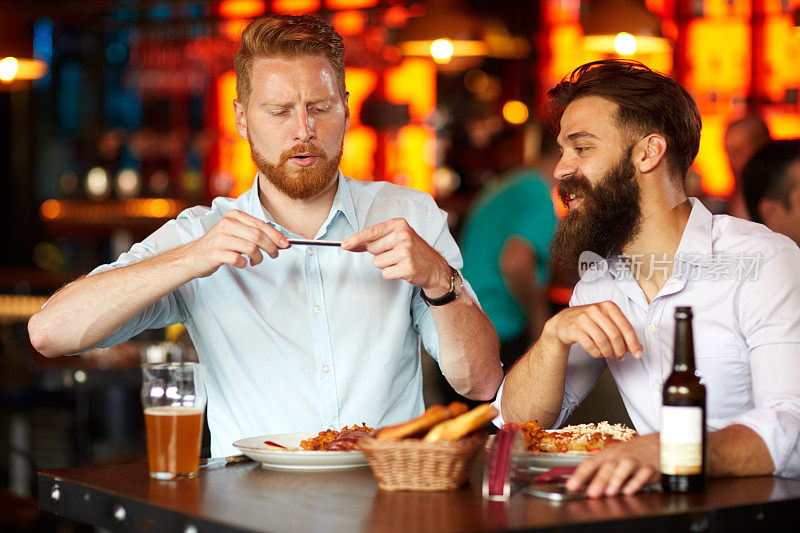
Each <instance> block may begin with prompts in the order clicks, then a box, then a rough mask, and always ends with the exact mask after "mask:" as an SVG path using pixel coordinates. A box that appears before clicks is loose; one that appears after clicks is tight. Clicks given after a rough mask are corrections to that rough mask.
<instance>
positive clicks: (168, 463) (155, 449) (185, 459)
mask: <svg viewBox="0 0 800 533" xmlns="http://www.w3.org/2000/svg"><path fill="white" fill-rule="evenodd" d="M205 406H206V386H205V367H203V365H201V364H199V363H150V364H145V365H142V407H143V408H144V422H145V427H146V430H147V459H148V462H149V464H150V477H152V478H155V479H161V480H170V479H186V478H192V477H195V476H196V475H197V467H198V465H199V462H200V440H201V439H202V435H203V410H204V409H205Z"/></svg>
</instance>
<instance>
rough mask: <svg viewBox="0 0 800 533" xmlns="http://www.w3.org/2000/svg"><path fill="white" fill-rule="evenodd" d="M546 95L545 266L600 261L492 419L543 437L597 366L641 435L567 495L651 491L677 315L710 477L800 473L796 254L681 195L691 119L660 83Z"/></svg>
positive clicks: (623, 75)
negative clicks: (554, 205) (555, 159)
mask: <svg viewBox="0 0 800 533" xmlns="http://www.w3.org/2000/svg"><path fill="white" fill-rule="evenodd" d="M549 96H550V107H549V109H550V111H551V113H552V118H553V122H554V124H555V125H556V130H557V131H558V142H559V145H560V146H561V148H562V155H561V159H560V161H559V163H558V165H557V167H556V170H555V177H556V178H557V179H558V180H560V181H559V187H558V189H559V194H560V196H561V198H562V200H563V201H564V203H565V204H566V205H567V206H568V209H569V211H568V214H567V215H566V217H565V218H564V220H563V222H562V225H561V227H560V228H559V230H558V232H557V235H556V236H555V237H554V239H553V243H552V247H553V251H552V254H553V258H554V260H555V261H557V262H561V263H564V264H566V265H571V266H574V265H576V264H578V261H579V259H580V261H581V263H583V262H585V257H586V256H587V255H590V256H594V257H597V259H599V261H597V262H596V263H595V264H594V265H592V266H590V267H589V268H586V269H585V274H584V275H583V277H582V279H581V281H579V282H578V284H577V285H576V287H575V290H574V293H573V296H572V300H571V302H570V307H569V308H568V309H565V310H564V311H562V312H560V313H558V314H557V315H555V316H554V317H553V318H552V319H551V320H549V321H548V322H547V323H546V325H545V327H544V331H543V333H542V335H541V337H540V338H539V340H538V341H537V342H536V344H534V345H533V346H532V347H531V348H530V349H529V350H528V351H527V352H526V353H525V354H524V355H523V356H522V358H521V359H520V360H519V361H518V363H517V364H516V365H515V366H514V367H513V368H512V369H511V370H510V372H509V374H508V375H507V377H506V379H505V381H504V383H503V385H502V386H501V389H500V392H499V393H498V399H497V404H498V405H499V406H501V407H502V409H501V413H502V418H503V419H504V420H505V421H507V422H514V423H518V424H521V423H524V422H527V421H530V420H538V422H539V424H540V425H542V426H543V427H558V426H559V425H561V424H562V422H563V421H564V420H565V418H566V417H567V416H568V415H569V413H570V412H571V411H572V409H573V408H574V407H575V406H576V405H577V404H578V403H580V401H581V400H582V399H583V398H584V397H585V396H586V394H587V393H588V392H589V390H590V389H591V388H592V385H593V384H594V382H595V381H596V380H597V378H598V377H599V375H600V373H601V372H602V371H603V369H604V368H605V367H606V366H607V367H608V368H609V370H610V371H611V374H612V375H613V377H614V379H615V381H616V383H617V386H618V387H619V389H620V393H621V396H622V399H623V401H624V403H625V406H626V408H627V410H628V414H629V415H630V417H631V420H632V421H633V423H634V425H635V426H636V430H637V431H638V433H639V434H640V435H641V436H640V437H638V438H635V439H633V440H631V441H629V442H626V443H622V444H616V445H612V446H609V447H607V448H605V449H604V450H603V451H601V452H600V453H598V454H597V455H596V456H595V457H592V458H590V459H588V460H586V461H584V462H583V463H581V465H580V466H579V467H578V468H577V469H576V471H575V472H574V474H573V475H572V476H571V478H570V479H569V481H568V482H567V488H568V489H570V490H575V489H578V488H580V487H581V486H584V485H586V490H587V493H588V495H589V496H590V497H599V496H603V495H608V496H613V495H616V494H618V493H620V492H622V493H624V494H632V493H634V492H637V491H638V490H640V489H641V488H642V487H643V486H644V485H645V484H646V483H649V482H654V481H656V480H657V479H658V476H659V470H660V468H659V435H658V433H657V432H658V430H659V426H660V419H661V415H660V410H661V403H662V393H661V386H662V384H663V383H664V380H665V379H666V378H667V377H668V376H669V374H670V372H671V370H672V361H673V350H672V347H673V334H674V319H673V317H674V310H675V307H678V306H686V305H689V306H692V309H693V313H694V325H695V329H694V331H695V336H694V342H695V357H696V365H697V369H698V371H699V372H700V373H701V374H702V377H703V380H704V381H705V384H706V388H707V408H706V413H707V430H708V443H707V444H708V468H709V474H710V475H712V476H744V475H764V474H770V473H774V474H776V475H781V476H791V477H800V446H798V443H800V314H798V313H797V305H798V302H800V250H798V248H797V246H796V245H795V244H794V243H793V242H792V241H791V240H790V239H788V238H786V237H785V236H783V235H780V234H777V233H773V232H772V231H770V230H768V229H767V228H765V227H764V226H761V225H759V224H754V223H752V222H748V221H744V220H740V219H737V218H734V217H730V216H727V215H714V216H712V214H711V213H710V212H709V211H708V210H707V209H706V208H705V207H703V205H702V204H701V203H700V202H699V201H697V200H696V199H694V198H687V197H686V194H685V192H684V188H683V180H684V178H685V176H686V173H687V171H688V170H689V166H690V165H691V164H692V161H693V160H694V157H695V156H696V155H697V151H698V147H699V143H700V128H701V121H700V114H699V112H698V110H697V106H696V105H695V103H694V101H693V100H692V98H691V97H690V96H689V94H688V93H687V92H686V91H685V90H684V89H683V88H682V87H681V86H680V85H678V84H677V83H676V82H674V81H673V80H671V79H669V78H667V77H665V76H662V75H660V74H657V73H655V72H653V71H651V70H650V69H648V68H647V67H645V66H644V65H642V64H641V63H637V62H632V61H623V60H605V61H598V62H594V63H589V64H586V65H583V66H582V67H580V68H578V69H577V70H575V71H574V72H573V73H572V74H571V76H569V77H568V78H566V79H565V80H564V81H562V82H561V83H560V84H559V85H557V86H556V87H555V88H554V89H552V90H551V91H550V93H549ZM590 252H591V253H590ZM581 266H583V265H581ZM626 354H629V356H626ZM498 423H502V419H500V420H498Z"/></svg>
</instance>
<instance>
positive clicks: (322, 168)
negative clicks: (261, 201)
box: [249, 140, 343, 200]
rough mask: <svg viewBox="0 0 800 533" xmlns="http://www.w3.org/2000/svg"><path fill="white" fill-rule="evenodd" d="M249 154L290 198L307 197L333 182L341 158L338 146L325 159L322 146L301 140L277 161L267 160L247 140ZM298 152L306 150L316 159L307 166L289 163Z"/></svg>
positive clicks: (300, 198) (263, 174) (258, 166)
mask: <svg viewBox="0 0 800 533" xmlns="http://www.w3.org/2000/svg"><path fill="white" fill-rule="evenodd" d="M249 142H250V157H252V159H253V163H255V164H256V168H258V171H259V172H260V173H261V175H262V176H264V177H265V178H266V179H267V180H268V181H269V182H270V183H272V184H273V185H274V186H275V188H276V189H278V190H279V191H281V192H282V193H283V194H285V195H286V196H288V197H289V198H291V199H293V200H308V199H309V198H314V197H315V196H317V195H318V194H319V193H321V192H322V191H323V190H325V188H326V187H327V186H328V184H330V183H331V181H333V179H334V178H335V177H336V175H337V172H338V170H339V162H340V161H341V160H342V148H343V147H340V148H339V153H338V154H337V155H336V157H334V158H332V159H329V158H328V156H327V155H325V152H324V151H322V149H320V148H318V147H316V146H314V145H313V144H310V143H303V144H298V145H297V146H294V147H293V148H290V149H289V150H286V151H285V152H283V153H282V154H281V157H280V159H279V160H278V162H277V164H274V165H273V164H271V163H269V162H268V161H267V160H266V158H265V157H264V155H263V154H262V153H261V152H259V151H258V149H256V147H255V146H254V145H253V141H252V140H250V141H249ZM300 153H309V154H313V155H315V156H317V157H318V158H319V159H318V160H317V162H316V163H315V164H314V165H312V166H310V167H298V166H294V165H292V167H290V166H289V164H288V161H289V159H290V158H291V157H292V156H294V155H296V154H300Z"/></svg>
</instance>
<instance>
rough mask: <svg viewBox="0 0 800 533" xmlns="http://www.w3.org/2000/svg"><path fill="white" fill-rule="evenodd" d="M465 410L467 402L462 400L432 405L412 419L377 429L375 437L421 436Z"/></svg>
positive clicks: (380, 438) (392, 438)
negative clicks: (448, 403)
mask: <svg viewBox="0 0 800 533" xmlns="http://www.w3.org/2000/svg"><path fill="white" fill-rule="evenodd" d="M465 412H467V404H465V403H462V402H453V403H451V404H450V405H448V406H446V407H445V406H444V405H432V406H430V407H428V408H427V409H426V410H425V412H424V413H422V414H421V415H420V416H418V417H417V418H415V419H413V420H409V421H408V422H404V423H403V424H397V425H394V426H386V427H383V428H381V429H379V430H378V432H377V433H375V438H376V439H378V440H399V439H404V438H407V437H414V436H420V437H421V436H423V435H424V434H425V433H427V432H428V430H430V429H431V428H432V427H433V426H435V425H436V424H438V423H439V422H443V421H444V420H448V419H450V418H453V417H456V416H458V415H460V414H463V413H465Z"/></svg>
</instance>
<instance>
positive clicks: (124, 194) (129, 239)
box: [0, 0, 800, 531]
mask: <svg viewBox="0 0 800 533" xmlns="http://www.w3.org/2000/svg"><path fill="white" fill-rule="evenodd" d="M266 13H294V14H297V13H309V14H313V15H317V16H320V17H324V18H326V19H327V20H329V21H330V22H331V23H332V24H333V25H334V26H335V28H336V29H337V30H338V31H339V33H340V34H342V35H343V37H344V39H345V45H346V57H345V60H346V65H347V70H346V81H347V89H348V91H349V92H350V100H349V102H350V110H351V125H350V129H349V132H348V133H347V135H346V137H345V141H344V152H343V157H342V162H341V170H342V172H343V173H344V174H345V175H349V176H352V177H354V178H358V179H363V180H386V181H390V182H393V183H397V184H401V185H406V186H409V187H413V188H416V189H420V190H423V191H426V192H428V193H430V194H432V195H434V196H435V198H436V200H437V202H438V203H439V205H440V206H441V207H442V208H443V209H445V210H446V211H447V212H448V213H449V216H450V218H449V221H450V224H451V231H452V232H453V234H454V236H456V238H457V239H458V236H459V231H460V229H461V228H462V224H463V222H464V219H465V217H466V216H467V214H468V212H469V209H470V207H471V205H473V202H474V199H475V198H476V196H477V195H478V194H479V193H480V192H481V191H482V190H484V188H486V187H488V186H490V185H491V184H492V183H494V182H496V181H497V179H498V178H499V177H501V176H503V175H504V174H505V173H506V172H507V171H509V170H510V169H513V168H522V167H537V166H538V167H539V168H544V167H546V165H545V164H544V157H543V156H542V153H543V151H544V148H545V146H546V144H547V137H548V133H547V131H546V127H545V126H543V124H542V120H543V110H544V105H545V101H546V93H547V90H548V89H549V88H551V87H552V86H553V85H555V84H556V83H557V82H558V81H559V80H560V79H561V78H562V77H564V76H565V75H567V74H569V72H570V71H571V70H572V69H574V68H575V67H577V66H579V65H581V64H583V63H585V62H588V61H591V60H595V59H601V58H606V57H624V58H633V59H637V60H640V61H642V62H643V63H645V64H647V65H648V66H650V67H651V68H653V69H654V70H657V71H660V72H663V73H667V74H670V75H671V76H672V77H673V78H674V79H676V80H677V81H679V82H680V83H681V84H682V85H683V86H684V87H685V88H686V89H687V90H688V91H689V92H690V93H691V94H692V96H693V97H694V98H695V100H696V101H697V104H698V106H699V109H700V111H701V114H702V118H703V131H702V138H701V146H700V153H699V156H698V157H697V159H696V161H695V164H694V166H693V168H692V170H691V172H690V176H689V177H688V178H687V180H688V181H687V192H689V194H690V195H692V196H697V197H700V198H701V199H702V200H703V201H704V202H705V203H706V204H707V205H708V206H709V207H710V208H711V210H712V211H714V212H716V213H722V212H726V211H728V210H729V206H730V204H731V198H732V196H733V194H734V192H735V189H736V181H735V178H734V174H733V172H732V171H731V167H730V164H729V161H728V156H727V155H726V151H725V145H724V137H725V131H726V127H727V125H728V124H729V123H731V122H732V121H735V120H738V119H740V118H743V117H747V116H753V115H755V116H758V117H760V118H761V119H762V120H763V121H764V122H765V123H766V124H767V126H768V128H769V131H770V135H771V137H772V138H773V139H785V138H796V137H800V102H798V89H800V68H798V66H799V65H800V0H504V1H499V2H498V1H486V0H425V1H420V0H177V1H166V0H86V1H67V2H65V1H61V0H28V1H10V0H0V179H2V184H3V195H2V196H3V199H2V207H1V208H0V217H2V219H1V220H0V227H2V229H3V235H4V236H3V239H2V248H0V406H2V407H1V408H0V455H1V456H2V459H1V460H0V508H3V509H4V510H9V509H13V512H11V511H8V512H6V511H4V512H3V513H0V516H3V517H2V518H0V529H3V530H6V529H8V530H11V531H29V530H34V528H39V529H41V528H42V527H43V526H42V524H43V523H46V524H49V525H50V526H52V525H53V522H48V520H55V517H46V516H42V513H41V512H39V511H38V510H37V509H36V504H35V501H34V500H33V495H34V494H35V490H36V487H35V484H36V481H35V480H36V471H37V470H39V469H42V468H56V467H62V466H75V465H82V464H87V463H90V462H99V463H102V462H112V461H118V460H131V459H136V458H143V457H144V455H145V449H144V438H143V423H142V415H141V410H140V407H139V396H138V394H139V393H138V387H139V383H140V376H139V373H140V372H139V366H138V365H139V363H140V361H145V360H147V361H155V360H163V359H165V358H170V357H175V354H176V353H180V354H183V355H182V356H187V354H189V355H188V356H189V357H190V356H191V351H192V347H191V342H190V341H189V340H188V339H187V337H186V335H185V332H184V331H183V330H182V328H181V327H180V326H175V327H170V328H167V329H166V330H160V331H150V332H147V333H145V334H142V335H140V336H138V337H136V338H134V339H132V340H131V341H128V342H126V343H124V344H123V345H120V346H117V347H114V348H109V349H103V350H94V351H92V352H89V353H87V354H83V355H81V356H75V357H68V358H60V359H55V360H47V359H45V358H44V357H42V356H40V355H39V354H37V353H36V352H35V351H34V350H33V348H32V347H31V345H30V342H29V340H28V336H27V330H26V323H27V320H28V318H29V317H30V316H31V315H32V314H33V313H34V312H35V311H36V310H37V309H39V308H40V307H41V305H42V304H43V303H44V302H45V301H46V298H47V297H48V295H50V294H52V293H53V292H54V291H55V290H56V289H58V288H59V287H60V286H62V285H63V284H64V283H67V282H68V281H70V280H71V279H74V278H76V277H78V276H81V275H83V274H85V273H87V272H88V271H90V270H91V269H92V268H94V267H95V266H96V265H98V264H100V263H106V262H109V261H111V260H113V259H115V258H116V257H117V256H118V255H119V254H120V253H121V252H124V251H126V250H128V249H129V247H130V246H131V245H132V244H133V243H135V242H138V241H139V240H141V239H142V238H143V237H145V236H146V235H148V234H149V233H151V232H152V231H154V230H155V229H156V228H158V227H159V226H160V225H162V224H163V223H164V222H166V221H167V220H169V219H171V218H174V217H175V216H176V215H177V214H178V213H180V212H181V211H182V210H183V209H185V208H186V207H190V206H193V205H198V204H203V205H208V204H209V203H210V201H211V200H212V199H213V198H215V197H217V196H238V195H240V194H241V193H243V192H244V191H245V190H247V189H248V188H249V187H250V186H251V185H252V180H253V176H254V175H255V166H254V164H253V163H252V161H251V159H250V153H249V147H248V144H247V142H246V141H243V140H242V139H241V138H239V136H238V134H237V132H236V129H235V127H234V120H233V107H232V104H231V102H232V100H233V99H234V98H235V92H236V88H235V78H234V74H233V62H232V58H233V54H234V53H235V51H236V49H237V39H238V36H239V34H240V33H241V31H242V29H243V28H244V26H245V25H246V24H247V21H248V19H249V18H251V17H254V16H258V15H261V14H266ZM551 169H552V166H551ZM543 172H544V173H545V174H547V172H546V171H543ZM546 177H547V179H549V180H551V182H550V185H551V186H552V176H551V175H548V176H546ZM553 203H554V209H555V210H556V211H557V214H558V215H562V214H563V213H562V211H561V210H562V207H561V204H560V202H559V200H558V199H557V197H556V196H553ZM573 274H574V273H569V272H566V273H560V275H554V277H553V280H552V281H551V286H550V287H549V288H548V292H547V294H548V297H549V299H550V303H551V305H552V307H553V308H554V309H556V308H558V306H563V305H565V304H566V303H567V301H568V299H569V294H570V292H571V284H572V283H574V281H575V279H576V278H575V276H574V275H573ZM436 373H437V371H436V370H434V371H433V373H431V374H430V375H431V376H434V377H433V378H431V379H429V380H427V381H426V394H427V395H429V397H430V398H436V397H437V395H439V394H441V392H440V391H439V390H437V387H439V385H440V382H439V380H437V378H436V377H435V376H436ZM206 451H207V450H206ZM60 527H62V529H61V530H67V531H69V530H79V529H80V528H81V527H83V526H78V525H75V524H64V523H61V524H60ZM64 528H66V529H64ZM70 528H73V529H70Z"/></svg>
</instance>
